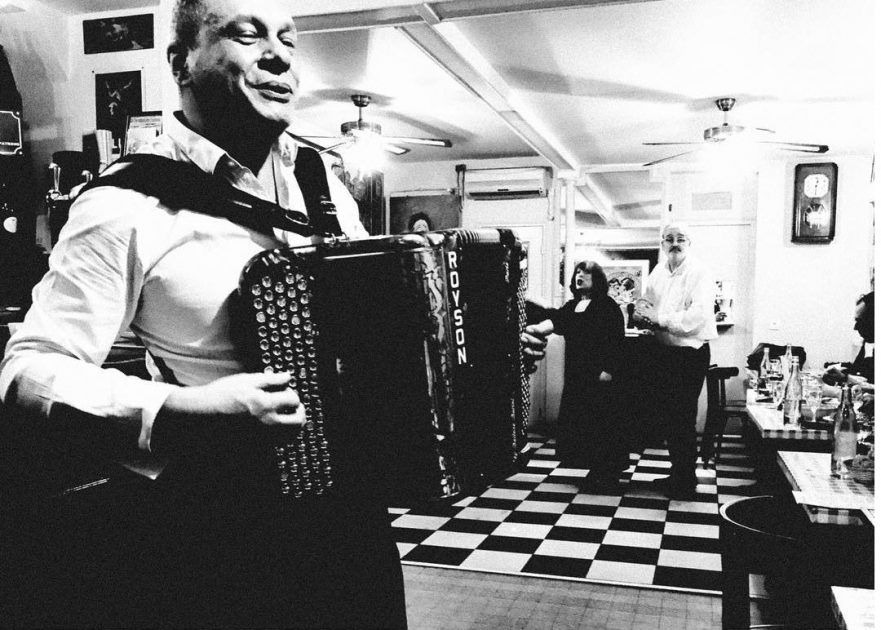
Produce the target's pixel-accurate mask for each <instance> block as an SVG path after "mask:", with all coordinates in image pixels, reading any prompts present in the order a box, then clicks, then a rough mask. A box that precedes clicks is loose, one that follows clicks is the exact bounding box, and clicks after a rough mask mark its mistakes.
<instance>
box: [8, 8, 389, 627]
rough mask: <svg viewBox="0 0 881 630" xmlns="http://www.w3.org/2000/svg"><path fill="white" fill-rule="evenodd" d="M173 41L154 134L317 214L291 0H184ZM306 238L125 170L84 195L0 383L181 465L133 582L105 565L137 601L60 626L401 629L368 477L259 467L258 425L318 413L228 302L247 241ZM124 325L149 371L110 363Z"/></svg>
mask: <svg viewBox="0 0 881 630" xmlns="http://www.w3.org/2000/svg"><path fill="white" fill-rule="evenodd" d="M167 56H168V61H169V63H170V66H171V70H172V73H173V75H174V79H175V81H176V83H177V85H178V87H179V92H180V103H181V111H179V112H177V113H176V114H175V119H174V120H173V121H172V122H171V124H170V125H169V127H168V129H167V131H166V133H165V134H164V135H162V136H160V137H159V138H158V139H157V140H156V141H155V142H153V143H152V144H151V145H149V146H148V147H147V148H146V149H145V151H146V152H149V153H153V154H155V155H159V156H163V157H166V158H170V159H172V160H175V161H179V162H186V163H189V164H191V165H195V166H196V167H198V169H201V170H202V171H204V172H205V173H208V174H210V175H211V177H213V178H214V179H216V181H217V182H218V185H220V184H221V183H223V184H224V185H228V184H231V185H232V186H233V187H235V188H238V189H240V190H242V191H245V192H248V193H250V194H251V195H254V196H257V197H261V198H263V199H265V200H268V201H270V202H273V203H275V204H278V205H280V206H282V207H284V208H288V209H292V210H299V211H301V212H305V211H306V209H307V208H306V207H305V206H306V203H305V201H304V198H305V196H306V193H307V192H308V191H307V190H306V188H308V186H309V184H310V182H303V181H300V180H299V179H298V173H296V172H295V164H299V161H297V157H298V152H300V151H304V149H302V148H298V147H297V146H296V145H295V144H294V143H293V142H291V141H290V139H289V138H288V137H287V136H286V134H285V133H284V132H285V129H286V128H287V127H288V126H289V125H290V124H291V121H292V115H293V112H294V96H295V94H296V90H297V87H298V83H299V74H298V68H297V58H298V53H297V31H296V27H295V25H294V22H293V20H292V18H291V16H290V13H289V11H286V10H285V8H284V2H282V0H263V1H261V2H251V1H250V0H179V2H178V3H177V5H176V7H175V9H174V33H173V41H172V43H171V45H170V46H169V48H168V55H167ZM313 157H315V159H320V158H318V156H317V155H314V156H313ZM322 168H323V167H322ZM110 170H111V171H112V170H113V169H110ZM325 175H326V179H327V184H328V186H329V189H330V193H331V197H332V201H333V202H334V203H335V205H336V207H337V212H338V219H339V223H340V226H341V228H342V230H343V232H344V233H345V234H347V235H348V236H350V237H360V236H366V232H365V231H364V229H363V227H362V226H361V224H360V223H359V221H358V215H357V207H356V205H355V203H354V200H352V198H351V197H350V196H349V194H348V192H347V191H346V189H345V187H344V186H343V185H342V184H341V183H340V182H339V180H337V179H336V177H334V176H332V174H329V173H327V172H326V171H325ZM309 242H310V241H309V239H308V238H306V237H303V236H299V235H297V234H294V233H293V232H288V231H284V230H281V229H278V228H275V229H272V230H271V232H270V231H269V230H266V231H260V230H256V229H250V228H246V227H243V226H241V225H239V224H237V223H233V222H231V221H227V220H226V219H223V218H219V217H215V216H209V215H207V214H202V213H200V212H196V211H192V210H189V209H187V208H171V207H168V206H166V205H164V203H163V202H162V201H160V200H159V199H157V198H156V197H151V196H148V195H146V194H143V193H141V192H137V191H135V190H128V189H123V188H119V187H116V186H100V187H97V188H93V189H90V190H87V191H86V192H84V193H83V194H82V195H81V196H80V197H79V198H78V199H77V201H76V202H75V203H74V204H73V206H72V207H71V211H70V219H69V222H68V223H67V225H66V226H65V227H64V229H63V230H62V233H61V238H60V240H59V243H58V244H57V245H56V247H55V249H54V251H53V252H52V260H51V268H50V271H49V272H48V274H47V275H46V277H45V278H44V279H43V280H42V282H41V283H40V284H39V285H38V286H37V287H36V289H35V291H34V305H33V308H32V309H31V310H30V311H29V312H28V314H27V317H26V319H25V321H24V323H23V325H22V326H21V328H20V330H18V331H17V333H16V334H15V335H14V336H13V338H12V339H11V341H10V343H9V345H8V348H7V351H6V354H5V358H4V361H3V364H2V372H0V395H2V398H3V401H4V403H6V404H7V405H9V406H10V407H12V406H15V407H17V408H19V409H22V408H23V409H25V410H29V411H31V412H33V413H35V414H38V415H41V416H43V417H48V418H50V420H51V419H52V418H53V417H57V416H58V415H59V414H63V413H64V412H63V411H61V410H62V409H65V408H66V409H68V410H70V409H73V410H75V411H76V412H84V413H87V414H90V415H91V416H96V417H98V418H100V419H102V420H106V423H107V425H113V426H115V427H118V428H121V429H123V430H124V431H128V434H129V436H130V437H129V442H130V444H131V446H132V447H133V448H137V447H139V448H140V449H141V451H142V452H143V454H144V455H149V456H155V457H160V456H168V458H169V463H168V464H167V466H165V468H164V469H162V470H161V472H160V474H159V476H158V479H157V480H156V481H155V482H154V484H153V488H151V493H150V494H151V496H153V495H155V497H154V500H155V509H154V510H153V511H152V512H151V513H150V516H149V523H144V524H143V525H144V526H143V527H142V528H138V531H139V534H138V536H141V538H140V539H138V540H129V542H128V544H129V545H130V547H131V549H130V552H131V556H132V557H131V564H132V567H133V569H134V570H133V571H132V572H131V574H126V575H127V577H130V578H132V579H134V580H135V581H134V582H133V584H132V585H131V588H129V589H128V590H125V588H124V587H123V585H121V584H118V583H116V584H114V580H112V579H108V581H107V584H108V587H112V588H118V589H122V592H124V593H125V596H126V597H127V598H130V599H129V600H128V601H123V602H119V601H114V602H112V604H114V605H115V606H117V608H116V609H115V611H114V612H111V610H110V608H109V607H108V608H107V609H106V610H98V611H97V612H96V613H95V614H96V615H98V616H97V617H96V618H83V617H77V616H76V615H77V614H79V613H76V612H72V611H60V613H59V614H60V615H61V616H60V617H58V618H55V619H54V621H56V622H58V625H60V626H62V627H63V626H69V627H82V626H90V625H96V626H105V627H130V626H139V627H158V626H162V627H165V626H170V627H206V628H207V627H261V628H264V627H285V628H291V627H321V628H325V627H346V628H373V627H382V628H399V627H404V626H406V612H405V606H404V598H403V579H402V574H401V567H400V560H399V556H398V552H397V548H396V546H395V544H394V542H393V540H392V538H391V536H390V528H389V520H388V514H387V511H386V507H385V505H384V504H383V503H382V502H381V501H380V500H379V499H377V498H376V497H375V492H376V489H375V488H372V487H371V483H370V481H371V480H369V479H365V480H360V482H358V481H356V482H355V483H353V484H352V486H350V487H349V488H347V489H343V490H341V491H340V493H339V494H338V495H336V496H334V497H318V498H312V499H304V500H302V501H300V502H290V503H283V501H282V500H280V497H279V496H278V492H277V489H276V488H272V489H271V490H272V491H273V492H270V491H269V490H267V489H265V488H264V487H262V486H261V485H260V484H258V483H256V482H255V478H256V476H255V477H249V475H248V463H249V462H252V461H256V459H257V456H256V455H255V453H256V452H257V450H258V449H259V448H261V447H268V442H266V441H265V440H263V438H261V437H260V436H265V434H266V432H267V431H270V430H272V428H273V427H276V428H278V427H281V428H284V427H288V428H291V427H294V428H296V427H301V426H302V425H303V424H304V422H305V413H304V408H303V406H302V405H301V404H300V400H299V398H298V396H297V393H296V391H294V390H293V389H291V388H289V387H288V386H287V385H288V381H289V377H290V376H289V375H288V374H263V373H243V367H242V365H241V363H240V361H239V359H238V357H237V353H236V352H235V348H234V346H233V342H232V340H231V337H230V331H229V327H230V324H231V321H230V313H229V302H228V299H229V297H230V295H231V294H232V293H233V292H234V291H235V289H236V287H237V285H238V279H239V275H240V273H241V271H242V267H243V266H244V264H245V262H247V261H248V259H249V258H251V256H253V255H254V254H256V253H258V252H260V251H263V250H266V249H272V248H274V247H279V246H283V245H298V244H308V243H309ZM126 328H130V329H131V330H132V331H133V332H134V333H135V334H136V335H137V336H138V337H139V338H140V339H141V340H142V341H143V343H144V345H145V346H146V347H147V350H148V352H149V354H150V357H151V358H152V359H153V360H154V361H155V364H156V369H152V370H151V372H152V373H153V377H154V379H153V380H152V381H146V380H142V379H138V378H136V377H132V376H125V375H123V374H122V373H120V372H118V371H116V370H110V369H103V368H102V367H100V366H101V365H102V363H103V362H104V360H105V358H106V357H107V354H108V352H109V350H110V348H111V346H112V344H113V342H114V339H115V338H116V337H117V335H118V334H119V333H120V331H122V330H125V329H126ZM154 463H155V464H156V470H157V471H158V470H159V469H160V468H161V464H160V463H158V462H154ZM141 530H143V531H141ZM132 538H135V536H133V537H132ZM133 575H137V576H139V577H133ZM90 595H94V597H95V598H98V597H101V596H102V595H103V594H102V593H94V594H90ZM95 608H99V606H98V605H96V606H95ZM65 615H67V616H65ZM101 615H105V616H103V617H102V616H101ZM114 615H115V616H114Z"/></svg>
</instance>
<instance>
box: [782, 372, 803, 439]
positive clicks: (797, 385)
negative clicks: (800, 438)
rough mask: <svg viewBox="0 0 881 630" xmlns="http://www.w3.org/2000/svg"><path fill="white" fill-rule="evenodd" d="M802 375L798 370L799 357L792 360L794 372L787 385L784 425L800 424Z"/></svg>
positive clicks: (784, 402)
mask: <svg viewBox="0 0 881 630" xmlns="http://www.w3.org/2000/svg"><path fill="white" fill-rule="evenodd" d="M801 394H802V392H801V373H800V372H799V370H798V357H793V359H792V370H791V371H790V373H789V381H787V383H786V393H785V394H784V397H783V424H798V423H799V420H801V401H802V395H801Z"/></svg>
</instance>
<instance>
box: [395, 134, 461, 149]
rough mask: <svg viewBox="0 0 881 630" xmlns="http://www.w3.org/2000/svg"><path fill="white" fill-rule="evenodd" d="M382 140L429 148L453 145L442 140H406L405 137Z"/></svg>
mask: <svg viewBox="0 0 881 630" xmlns="http://www.w3.org/2000/svg"><path fill="white" fill-rule="evenodd" d="M382 139H383V140H388V141H389V142H403V143H404V144H423V145H426V146H430V147H447V148H449V147H451V146H453V143H452V142H450V141H449V140H446V139H444V138H408V137H405V136H383V137H382Z"/></svg>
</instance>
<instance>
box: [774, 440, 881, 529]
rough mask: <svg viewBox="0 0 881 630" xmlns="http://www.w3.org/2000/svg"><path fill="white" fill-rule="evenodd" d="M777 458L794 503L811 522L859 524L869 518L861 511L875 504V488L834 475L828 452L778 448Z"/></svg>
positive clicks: (872, 507) (871, 507)
mask: <svg viewBox="0 0 881 630" xmlns="http://www.w3.org/2000/svg"><path fill="white" fill-rule="evenodd" d="M777 460H778V462H779V464H780V469H781V470H782V471H783V474H784V475H785V476H786V479H787V480H788V481H789V483H790V485H791V486H792V496H793V498H794V499H795V502H796V503H798V504H799V505H802V506H803V507H804V508H805V510H806V512H807V514H808V517H809V518H810V520H811V522H813V523H828V524H836V525H858V524H864V523H865V522H866V521H867V520H868V519H866V517H865V516H864V513H863V511H864V510H873V509H874V507H875V489H874V487H870V486H866V485H864V484H861V483H859V482H857V481H854V480H853V479H838V478H836V477H833V476H832V474H831V472H830V466H831V461H830V455H828V454H824V453H805V452H801V451H780V452H778V453H777Z"/></svg>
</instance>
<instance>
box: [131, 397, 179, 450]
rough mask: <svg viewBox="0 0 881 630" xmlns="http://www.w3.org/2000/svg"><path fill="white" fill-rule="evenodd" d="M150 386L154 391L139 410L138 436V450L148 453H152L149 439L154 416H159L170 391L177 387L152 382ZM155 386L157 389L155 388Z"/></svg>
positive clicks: (151, 433) (154, 419) (151, 434)
mask: <svg viewBox="0 0 881 630" xmlns="http://www.w3.org/2000/svg"><path fill="white" fill-rule="evenodd" d="M151 384H152V385H153V386H154V388H155V389H153V391H151V392H150V393H149V395H148V397H147V398H146V400H145V402H144V406H143V407H142V408H141V433H140V435H139V436H138V448H140V449H141V450H142V451H147V452H148V453H149V452H152V451H151V449H150V439H151V438H152V436H153V423H154V422H155V421H156V416H157V415H159V410H160V409H162V405H164V404H165V399H166V398H168V395H169V394H170V393H171V390H172V389H174V388H175V387H177V385H170V384H168V383H157V382H156V381H152V382H151ZM156 385H159V387H155V386H156Z"/></svg>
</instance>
